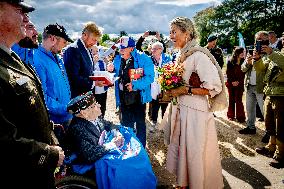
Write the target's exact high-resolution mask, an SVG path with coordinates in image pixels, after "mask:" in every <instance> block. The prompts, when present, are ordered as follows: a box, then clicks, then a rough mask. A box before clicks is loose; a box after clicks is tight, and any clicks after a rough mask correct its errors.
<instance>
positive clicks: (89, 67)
mask: <svg viewBox="0 0 284 189" xmlns="http://www.w3.org/2000/svg"><path fill="white" fill-rule="evenodd" d="M63 60H64V65H65V68H66V72H67V75H68V79H69V83H70V88H71V98H74V97H76V96H78V95H80V94H82V93H85V92H88V91H90V90H91V89H92V85H93V82H92V81H91V80H90V79H89V76H91V75H93V70H94V68H93V63H92V60H91V59H90V57H89V55H88V52H87V50H86V48H85V47H84V45H83V43H82V42H81V40H79V39H78V40H76V41H75V42H74V43H72V44H70V45H69V46H68V47H67V48H66V50H64V53H63Z"/></svg>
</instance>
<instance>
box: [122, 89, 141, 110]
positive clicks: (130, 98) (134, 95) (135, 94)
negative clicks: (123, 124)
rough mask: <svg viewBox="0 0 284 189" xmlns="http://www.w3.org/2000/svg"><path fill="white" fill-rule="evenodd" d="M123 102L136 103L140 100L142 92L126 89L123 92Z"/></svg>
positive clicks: (126, 103)
mask: <svg viewBox="0 0 284 189" xmlns="http://www.w3.org/2000/svg"><path fill="white" fill-rule="evenodd" d="M123 102H124V104H125V105H127V106H128V105H131V104H135V103H137V102H140V92H139V91H131V92H129V91H124V92H123Z"/></svg>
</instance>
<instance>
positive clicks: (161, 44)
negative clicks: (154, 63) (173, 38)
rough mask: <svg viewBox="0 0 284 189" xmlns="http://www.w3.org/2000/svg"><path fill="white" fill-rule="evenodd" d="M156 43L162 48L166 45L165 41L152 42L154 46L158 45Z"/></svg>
mask: <svg viewBox="0 0 284 189" xmlns="http://www.w3.org/2000/svg"><path fill="white" fill-rule="evenodd" d="M156 45H157V46H160V47H161V48H162V50H164V45H163V43H161V42H159V41H156V42H155V43H153V44H152V47H153V46H156Z"/></svg>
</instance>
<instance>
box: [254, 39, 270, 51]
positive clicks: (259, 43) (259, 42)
mask: <svg viewBox="0 0 284 189" xmlns="http://www.w3.org/2000/svg"><path fill="white" fill-rule="evenodd" d="M262 45H267V46H268V45H269V40H257V41H256V42H255V49H256V51H257V52H258V53H261V46H262Z"/></svg>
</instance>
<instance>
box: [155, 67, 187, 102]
mask: <svg viewBox="0 0 284 189" xmlns="http://www.w3.org/2000/svg"><path fill="white" fill-rule="evenodd" d="M183 71H184V68H183V67H182V66H181V65H179V64H176V63H168V64H165V65H164V66H162V67H161V68H158V73H159V77H158V82H159V83H160V85H161V90H162V94H161V96H162V98H164V96H165V95H166V93H164V91H166V90H169V89H174V88H177V87H180V86H183V85H184V80H183V78H182V73H183ZM175 102H176V99H175V98H173V103H175Z"/></svg>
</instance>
